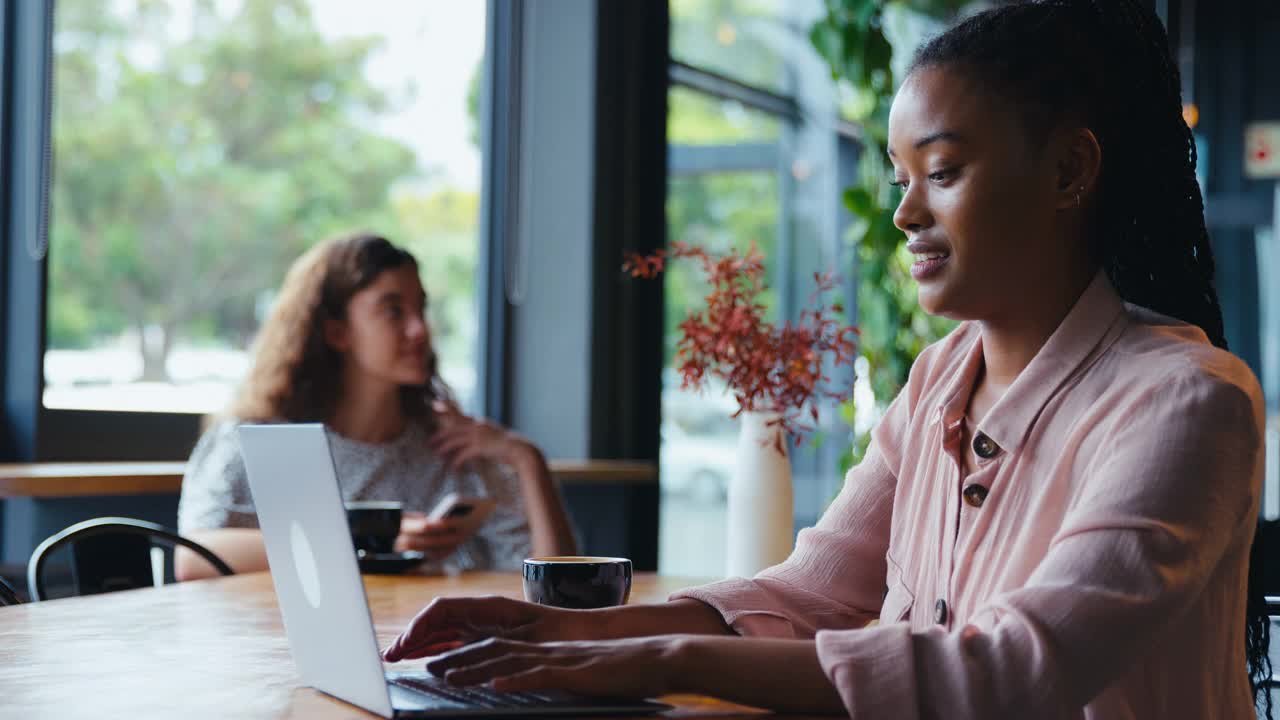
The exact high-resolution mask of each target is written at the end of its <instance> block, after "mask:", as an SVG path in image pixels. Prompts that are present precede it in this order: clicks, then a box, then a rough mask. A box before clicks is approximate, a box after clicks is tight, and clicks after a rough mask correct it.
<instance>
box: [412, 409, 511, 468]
mask: <svg viewBox="0 0 1280 720" xmlns="http://www.w3.org/2000/svg"><path fill="white" fill-rule="evenodd" d="M435 410H436V417H437V419H438V421H439V422H438V427H437V428H436V431H435V432H434V433H432V435H431V438H430V440H428V441H427V442H428V445H429V447H430V448H431V451H432V452H433V453H435V454H436V455H438V456H439V457H440V458H441V459H442V460H444V462H445V464H446V465H448V466H449V469H450V470H451V471H453V470H457V469H458V468H459V467H461V466H462V465H463V464H464V463H466V462H467V461H468V460H474V459H478V458H479V459H485V460H494V461H497V462H501V463H505V464H508V465H516V464H517V462H518V461H519V460H520V459H521V455H522V454H527V453H528V452H529V451H530V448H531V446H530V445H529V443H528V441H527V440H525V439H524V438H523V437H521V436H520V435H517V434H516V433H514V432H511V431H510V430H507V429H506V428H504V427H502V426H501V425H498V424H497V423H495V422H492V421H489V420H483V419H477V418H472V417H468V416H466V415H463V414H462V413H461V412H458V411H457V410H456V408H454V407H452V406H447V405H444V404H443V403H438V404H437V405H436V408H435Z"/></svg>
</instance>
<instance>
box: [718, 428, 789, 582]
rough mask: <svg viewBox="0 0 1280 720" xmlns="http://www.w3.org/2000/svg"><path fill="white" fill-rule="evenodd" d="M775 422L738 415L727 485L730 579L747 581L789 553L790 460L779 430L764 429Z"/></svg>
mask: <svg viewBox="0 0 1280 720" xmlns="http://www.w3.org/2000/svg"><path fill="white" fill-rule="evenodd" d="M777 418H778V416H777V415H776V414H771V413H757V412H744V413H742V414H741V415H740V416H738V421H739V423H740V424H741V425H740V428H739V431H738V458H737V464H736V465H735V467H734V473H733V478H732V479H731V480H730V481H729V520H728V526H729V533H728V535H729V537H728V564H727V567H726V571H727V574H728V575H729V576H730V577H751V576H753V575H755V574H756V573H758V572H760V571H761V570H763V569H765V568H767V567H771V566H773V565H777V564H778V563H780V562H782V561H783V560H786V559H787V556H788V555H790V554H791V547H792V542H793V537H794V535H793V530H792V528H793V524H794V520H793V514H792V489H791V460H790V458H789V457H788V456H787V441H786V437H785V435H783V432H782V428H781V426H779V425H770V424H769V423H770V421H772V420H776V419H777ZM779 440H780V442H779ZM779 445H780V446H781V447H782V452H778V446H779Z"/></svg>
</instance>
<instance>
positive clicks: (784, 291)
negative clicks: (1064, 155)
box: [0, 0, 1280, 576]
mask: <svg viewBox="0 0 1280 720" xmlns="http://www.w3.org/2000/svg"><path fill="white" fill-rule="evenodd" d="M868 4H870V0H867V2H859V0H828V1H827V2H823V0H671V2H669V3H665V4H664V3H660V2H650V3H611V2H604V1H595V0H538V1H537V2H529V1H528V0H490V1H489V2H482V1H479V0H468V1H466V2H449V3H446V2H442V1H432V2H413V3H407V2H397V1H395V0H367V1H366V2H362V3H358V4H353V3H349V2H344V1H342V0H111V1H109V2H101V1H98V0H58V2H57V3H56V4H55V3H48V4H43V3H30V4H28V5H27V6H26V7H24V8H19V7H16V6H17V5H18V4H14V3H10V4H8V6H7V7H6V10H5V12H6V13H7V15H6V18H7V20H6V22H7V27H9V28H10V30H9V32H10V33H11V35H10V37H11V38H12V39H13V41H12V42H10V43H8V44H7V45H6V49H5V53H6V55H5V57H6V63H7V67H9V68H10V70H9V71H8V73H7V74H6V75H5V78H6V80H5V97H6V107H8V108H10V110H9V113H10V114H9V115H6V118H8V119H7V120H6V122H7V125H6V128H5V131H4V132H5V135H4V138H5V142H6V143H7V144H6V148H7V154H6V155H5V156H4V159H3V161H2V162H0V165H2V167H0V170H3V174H4V177H5V178H6V184H5V187H4V190H3V192H4V193H6V195H5V197H6V204H5V205H4V217H3V221H4V222H5V227H6V239H7V240H6V248H5V256H4V257H5V260H4V272H3V275H2V276H0V292H2V293H3V295H2V296H3V298H4V301H3V302H4V307H5V320H4V321H5V326H4V327H5V332H4V335H3V338H2V339H0V340H2V342H3V354H2V356H0V360H2V361H3V365H2V367H3V379H4V384H3V400H4V408H5V413H6V415H5V422H4V426H3V430H4V435H3V444H2V445H0V453H2V454H0V459H2V460H5V461H18V460H131V459H136V460H159V459H174V460H180V459H185V457H186V456H187V453H188V452H189V450H190V448H191V445H192V443H193V442H194V440H195V438H196V436H197V434H198V431H199V427H200V422H201V418H202V417H203V416H204V415H205V414H207V413H214V412H217V411H219V410H220V409H222V408H223V407H225V405H226V404H227V402H228V400H229V399H230V397H231V394H232V392H233V391H234V389H235V387H236V384H237V383H238V382H239V380H240V379H241V377H242V376H243V374H244V373H245V370H246V367H247V363H248V357H249V356H248V352H249V350H250V347H251V344H252V342H253V339H254V336H255V333H256V331H257V328H258V327H259V325H260V324H261V322H262V320H263V318H264V317H265V315H266V313H267V312H268V311H269V309H270V308H271V305H272V302H273V300H274V294H275V292H276V289H277V288H278V287H279V283H280V280H281V278H282V275H283V272H284V269H285V268H286V267H287V266H288V264H289V263H290V262H291V261H292V260H293V259H294V258H295V257H297V255H298V254H300V253H301V252H302V251H304V250H305V249H306V248H307V247H309V246H310V245H312V244H313V243H315V242H317V241H319V240H321V239H324V238H326V237H328V236H330V235H333V234H336V233H339V232H343V231H347V230H351V229H354V228H370V229H373V230H375V231H377V232H380V233H382V234H385V235H387V236H388V237H390V238H391V239H393V241H396V242H398V243H402V244H404V245H406V246H407V247H408V248H410V249H411V250H412V251H413V252H414V253H415V254H416V255H417V257H418V259H419V261H420V263H421V268H422V275H423V280H424V283H425V286H426V288H427V291H428V294H429V296H430V315H431V321H432V325H433V330H434V333H435V338H436V347H437V351H438V352H439V354H440V359H441V366H442V370H443V375H444V377H445V379H446V380H447V381H448V383H449V384H450V385H451V386H452V387H453V389H454V391H455V392H456V394H457V396H458V397H459V399H460V400H461V402H462V404H463V405H464V407H465V408H466V409H468V410H469V411H471V412H475V413H481V414H485V415H488V416H489V417H493V418H495V419H497V420H499V421H502V422H505V423H509V424H511V425H513V426H514V427H516V428H517V429H518V430H520V431H522V432H525V433H526V434H528V435H530V436H531V437H532V438H533V439H534V440H536V441H538V442H539V443H540V444H541V445H542V446H543V447H544V448H546V449H547V451H548V454H550V455H553V456H556V457H579V458H588V457H595V458H608V457H616V458H631V459H641V460H652V461H656V462H657V463H658V466H659V468H660V478H661V481H660V486H659V487H660V492H658V491H657V489H656V488H654V489H645V488H634V487H631V488H598V489H594V490H589V491H588V490H585V489H584V490H576V491H575V492H578V493H581V496H579V497H575V498H571V501H572V502H573V503H576V505H575V507H576V508H577V510H578V515H577V516H576V517H575V519H578V520H580V521H581V520H582V518H583V517H585V516H586V515H588V514H590V513H594V512H596V511H600V512H603V513H604V516H605V517H607V518H609V520H608V525H609V530H608V532H609V533H612V534H611V535H609V537H608V539H607V543H608V544H609V546H610V547H613V548H617V551H618V552H626V553H628V554H630V555H632V556H634V557H636V558H637V559H638V561H639V562H638V564H640V565H651V566H655V567H657V568H658V569H661V570H663V571H665V572H670V573H675V574H686V575H701V576H708V575H712V576H713V575H718V574H720V573H721V572H722V571H723V567H724V556H725V553H724V538H725V526H724V525H725V502H726V487H727V483H728V480H729V477H730V475H731V474H732V471H733V463H734V458H735V448H736V443H737V432H738V431H737V426H736V421H735V420H733V419H732V418H731V415H732V413H733V411H734V409H735V406H734V403H733V401H732V400H731V399H730V398H728V397H726V396H725V394H724V392H723V389H722V388H719V387H716V386H714V385H712V386H711V387H708V388H706V389H705V390H704V391H703V392H695V391H692V390H689V389H685V388H682V387H681V383H680V379H679V376H678V375H677V374H676V373H675V372H673V371H672V370H671V369H670V366H671V359H672V355H673V353H674V346H675V342H676V339H677V337H678V331H677V325H678V323H679V322H680V321H681V320H682V319H683V318H684V316H685V314H686V312H687V311H688V310H689V309H690V308H693V307H697V306H698V304H699V303H700V302H701V298H702V296H703V295H704V293H705V291H706V288H705V287H703V286H702V285H701V284H700V280H699V278H698V277H697V274H696V272H695V271H694V268H693V267H692V266H676V267H675V268H674V269H673V270H672V271H670V272H668V273H666V274H665V275H664V276H663V278H662V280H661V281H660V282H657V283H649V284H641V283H634V282H631V281H628V280H625V279H624V277H623V275H622V273H621V270H620V268H621V263H622V259H623V254H624V252H625V251H632V250H636V251H645V250H651V249H654V248H657V247H662V246H663V245H665V244H666V243H667V242H669V241H674V240H684V241H686V242H689V243H692V244H696V245H700V246H703V247H707V248H709V249H713V250H717V251H723V250H726V249H728V248H734V247H736V248H740V249H745V248H746V247H748V246H749V245H750V244H751V243H752V242H754V243H756V244H757V245H758V246H759V247H760V248H761V249H762V250H763V252H764V253H765V255H766V258H767V262H768V268H769V286H770V289H769V291H768V293H767V295H766V298H767V302H768V306H769V312H770V317H771V318H773V319H775V320H779V321H782V320H786V319H794V318H796V317H797V316H798V314H799V312H800V311H801V310H802V309H803V308H804V307H806V303H807V301H808V298H809V293H810V291H811V289H812V275H813V273H814V272H815V271H823V270H835V271H836V272H837V273H839V275H840V276H841V278H842V284H841V286H840V294H841V296H842V300H843V304H844V306H845V308H846V319H847V320H848V321H850V322H856V323H857V324H858V325H859V326H860V327H861V329H862V332H863V344H864V347H863V353H862V354H863V357H862V359H861V360H860V361H859V365H858V367H857V373H856V378H855V374H854V373H853V372H851V371H850V370H848V369H843V370H841V373H842V374H838V375H837V376H836V379H837V380H838V381H839V382H842V383H852V384H854V387H855V393H854V400H853V401H851V402H848V403H844V404H841V405H836V404H831V403H828V404H827V405H826V406H824V407H822V408H821V409H822V414H821V421H820V423H819V425H818V427H817V428H816V432H815V433H814V434H813V436H812V437H811V438H810V439H809V441H808V442H806V443H804V444H803V445H797V446H795V447H793V448H792V459H793V476H794V487H795V493H796V504H795V527H796V528H797V529H799V528H802V527H805V526H807V525H810V524H812V523H813V522H815V521H816V519H817V518H818V517H819V516H820V514H821V513H822V511H823V509H824V508H825V507H826V505H827V503H828V502H829V501H830V500H831V498H832V497H833V496H834V495H835V493H836V492H837V491H838V489H839V487H840V485H841V482H842V477H843V473H844V471H845V470H846V469H847V468H848V467H849V466H850V464H851V463H853V462H855V461H856V459H857V458H858V457H859V453H860V448H862V447H864V446H865V436H866V432H867V430H868V429H869V428H870V427H871V425H872V424H873V423H874V422H875V420H876V419H877V417H878V413H879V412H880V411H881V410H882V409H883V407H884V406H885V405H886V404H887V402H888V401H889V400H890V399H892V397H893V394H894V393H895V392H896V390H897V387H898V386H899V385H900V384H901V382H902V381H903V379H905V372H906V369H907V368H908V367H909V365H910V361H911V360H912V359H913V358H914V356H915V354H916V353H918V352H919V350H920V348H922V347H923V346H924V345H925V344H927V343H928V342H930V341H932V340H933V339H935V338H937V337H939V336H940V335H941V334H942V333H944V332H945V331H946V330H947V329H948V326H947V325H946V324H945V323H938V322H937V321H934V320H931V319H928V318H926V317H924V316H923V315H921V314H920V313H919V311H918V309H917V308H915V307H914V299H913V298H914V295H913V290H912V288H911V287H910V285H909V283H907V282H906V281H905V279H904V278H905V268H906V262H907V260H906V258H905V256H903V255H902V254H901V252H900V250H899V249H898V246H899V244H900V243H899V238H898V236H897V234H896V233H895V232H894V230H893V228H892V227H891V226H890V227H887V226H886V225H885V223H884V212H883V211H884V209H885V208H884V207H883V198H877V197H874V196H872V195H868V196H866V197H863V196H862V195H857V194H856V193H853V194H851V193H850V190H851V188H857V187H860V186H861V185H862V184H864V183H865V181H866V180H867V178H869V177H874V176H875V173H876V172H877V169H878V168H880V167H882V166H883V157H882V152H881V148H880V143H882V138H881V137H880V135H881V133H882V132H883V131H882V127H883V120H884V118H883V117H882V115H881V113H882V111H883V109H884V108H883V106H882V104H883V101H884V99H885V98H887V97H889V96H891V93H892V78H893V76H894V74H895V72H894V71H895V69H900V68H901V65H902V63H903V62H905V60H906V58H907V57H908V56H909V54H910V51H911V49H912V48H913V47H914V46H915V44H916V43H918V42H919V40H920V39H921V38H923V37H926V36H927V35H928V34H929V33H931V32H934V31H936V30H937V29H938V28H940V27H942V26H943V23H945V22H946V20H947V19H948V18H950V17H954V16H955V14H957V13H963V12H967V11H971V10H973V9H976V8H980V7H983V6H984V3H960V2H945V1H942V0H935V1H931V2H930V1H914V2H894V3H889V4H888V9H886V10H885V12H884V22H883V24H882V25H881V24H877V25H876V26H874V27H871V26H866V25H859V20H858V19H857V18H858V17H859V15H858V11H859V9H860V8H861V7H862V6H864V5H868ZM1151 6H1152V7H1153V8H1154V9H1155V10H1156V11H1157V13H1158V14H1159V15H1160V16H1161V18H1162V19H1163V20H1164V21H1165V23H1166V26H1167V27H1168V29H1169V32H1170V38H1171V42H1172V45H1173V51H1174V56H1175V59H1176V61H1177V64H1178V66H1179V68H1180V70H1181V71H1182V75H1183V94H1184V98H1185V100H1186V103H1187V104H1186V108H1185V115H1186V117H1187V119H1188V121H1189V122H1190V123H1191V124H1192V125H1193V127H1194V129H1195V132H1196V137H1197V146H1198V148H1199V151H1200V172H1201V178H1202V185H1203V189H1204V191H1205V197H1206V212H1207V214H1208V217H1209V223H1210V232H1211V235H1212V236H1213V240H1214V244H1215V253H1216V255H1217V257H1218V263H1219V290H1220V292H1221V294H1222V299H1223V307H1224V311H1225V313H1226V318H1227V327H1228V336H1229V339H1230V342H1231V344H1232V348H1233V350H1234V351H1235V352H1236V353H1237V354H1239V355H1240V356H1241V357H1243V358H1244V359H1245V360H1246V361H1247V362H1248V363H1249V364H1250V365H1251V366H1252V367H1253V368H1254V369H1255V371H1256V372H1257V373H1258V374H1259V376H1260V377H1261V378H1262V379H1263V383H1264V387H1265V389H1266V393H1267V398H1268V407H1269V410H1270V412H1271V415H1272V420H1271V421H1270V422H1271V427H1272V430H1271V431H1270V432H1269V439H1272V440H1273V442H1272V443H1271V444H1270V449H1269V457H1271V458H1273V459H1274V458H1275V457H1276V452H1277V450H1276V443H1275V442H1274V439H1275V437H1280V424H1277V421H1276V420H1275V418H1276V417H1277V411H1278V409H1280V297H1278V296H1277V290H1276V289H1275V283H1274V282H1273V278H1274V277H1276V275H1275V269H1276V268H1277V267H1280V256H1278V255H1277V251H1276V249H1275V243H1276V231H1275V228H1276V225H1277V221H1276V213H1277V208H1278V205H1277V203H1276V200H1275V198H1276V179H1275V178H1276V177H1277V176H1278V175H1280V169H1278V168H1277V164H1276V162H1275V157H1276V155H1280V130H1277V127H1280V126H1278V125H1276V123H1280V83H1276V82H1275V81H1274V80H1273V79H1271V78H1270V77H1269V74H1268V73H1269V70H1271V69H1273V68H1276V67H1280V3H1274V2H1248V1H1246V0H1221V1H1220V2H1215V3H1212V4H1210V3H1197V2H1195V0H1152V2H1151ZM41 8H43V9H41ZM24 27H25V28H27V29H29V30H30V32H24V31H23V28H24ZM833 38H838V41H837V40H836V39H833ZM28 100H29V101H30V102H28ZM41 108H43V109H44V110H45V111H46V112H41ZM1269 123H1270V124H1269ZM42 147H47V148H48V150H49V152H48V153H47V154H45V153H43V152H41V148H42ZM44 188H47V193H46V192H43V190H42V189H44ZM33 269H34V271H33ZM1271 468H1272V469H1271V472H1270V473H1269V475H1268V486H1267V501H1266V512H1267V513H1268V514H1269V515H1271V516H1275V515H1280V476H1278V475H1277V473H1276V471H1275V469H1274V468H1275V463H1274V462H1273V463H1272V464H1271ZM174 502H175V499H174V498H169V497H146V498H138V497H134V498H76V499H66V500H32V499H11V500H8V501H6V508H5V510H4V514H3V518H2V520H0V523H2V524H3V531H4V532H3V538H4V545H3V547H2V548H0V554H2V555H3V557H4V559H5V560H6V561H7V562H11V563H13V562H20V561H21V560H22V559H25V553H29V552H30V548H31V546H32V544H33V543H34V542H37V541H38V539H39V538H41V537H43V536H44V535H46V534H48V529H49V528H51V527H52V528H55V529H56V528H57V527H61V526H62V525H65V524H66V522H67V521H70V520H72V519H78V518H79V517H81V516H94V515H101V514H106V513H107V512H121V513H122V514H130V515H134V516H151V517H155V518H158V519H162V520H164V519H166V518H168V519H169V520H170V522H171V517H172V508H173V503H174ZM602 532H603V531H602Z"/></svg>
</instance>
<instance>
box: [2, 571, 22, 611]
mask: <svg viewBox="0 0 1280 720" xmlns="http://www.w3.org/2000/svg"><path fill="white" fill-rule="evenodd" d="M21 604H22V598H20V597H18V593H17V591H16V590H14V589H13V588H12V587H10V586H9V583H7V582H5V579H4V578H2V577H0V607H4V606H5V605H21Z"/></svg>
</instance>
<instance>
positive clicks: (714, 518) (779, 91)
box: [659, 0, 856, 576]
mask: <svg viewBox="0 0 1280 720" xmlns="http://www.w3.org/2000/svg"><path fill="white" fill-rule="evenodd" d="M821 11H822V7H821V3H820V2H817V1H808V0H806V1H805V2H794V1H791V0H787V1H783V0H773V1H766V0H756V1H754V2H753V1H751V0H673V1H672V2H671V54H672V58H671V61H672V62H671V86H670V90H669V93H668V100H669V114H668V123H667V125H668V133H667V134H668V143H669V145H668V155H669V159H668V167H669V171H668V172H669V178H668V185H667V209H666V212H667V226H668V236H669V238H670V239H671V240H673V241H675V240H684V241H686V242H689V243H691V244H694V245H698V246H702V247H706V248H708V249H711V250H713V251H717V252H722V251H724V250H727V249H729V248H731V247H738V248H741V249H746V247H748V246H749V245H750V243H751V242H753V241H754V242H755V243H756V245H757V246H758V247H759V248H760V249H761V251H762V252H763V253H764V254H765V257H766V262H767V266H768V271H769V287H770V290H769V292H768V294H767V296H766V303H767V306H768V308H769V312H770V313H771V315H772V318H773V319H774V320H785V319H793V318H795V317H797V316H798V315H799V312H800V310H801V309H802V308H803V307H804V305H805V303H806V301H807V299H808V297H809V295H810V292H811V291H812V277H813V272H814V271H815V270H829V269H833V268H835V269H837V271H838V273H839V274H840V275H841V276H842V277H843V278H844V279H845V280H846V283H847V287H846V288H845V293H844V298H843V302H844V304H845V305H846V306H847V307H849V308H853V307H854V305H853V298H854V288H853V285H852V281H853V267H852V265H851V262H852V260H851V258H852V253H851V252H850V251H848V250H847V249H846V248H845V247H844V244H843V243H842V241H841V238H842V237H843V232H844V229H845V227H846V223H847V219H846V217H845V215H844V211H843V208H842V205H841V200H840V195H841V191H842V188H843V186H844V185H846V184H848V183H849V182H850V180H849V176H851V175H852V173H853V160H854V158H855V157H856V146H855V145H854V142H853V140H852V139H851V137H852V133H851V131H850V129H849V128H846V127H844V126H843V125H842V124H841V123H840V122H839V120H838V113H837V107H838V104H839V101H838V93H837V90H836V88H835V86H834V83H833V82H832V81H831V73H830V70H829V69H828V68H827V66H826V65H825V63H823V62H822V61H821V60H820V58H818V56H817V53H816V52H815V51H814V50H813V49H812V48H811V47H810V46H809V41H808V33H809V27H810V25H811V24H812V23H813V21H814V20H815V19H816V18H817V17H818V15H819V14H820V13H821ZM665 283H666V286H665V291H666V318H665V330H664V335H665V341H666V360H667V366H668V367H669V366H670V361H671V356H672V354H673V350H674V345H675V342H676V339H677V338H678V337H679V335H678V330H677V325H678V323H679V322H680V321H681V320H682V319H683V318H684V316H685V314H686V312H687V310H688V308H690V307H691V306H693V305H697V304H700V302H701V298H702V297H703V295H704V293H705V287H703V286H702V285H700V284H699V278H698V276H697V273H696V272H695V270H694V268H692V267H690V266H688V265H681V264H676V265H675V266H674V267H673V268H672V269H671V270H670V271H669V272H668V273H666V275H665ZM735 410H736V405H735V404H734V402H733V400H732V398H730V397H728V396H726V395H725V394H724V392H723V388H709V389H708V391H707V392H705V393H701V394H698V393H694V392H691V391H687V390H683V389H681V387H680V380H679V377H678V375H677V374H676V373H674V372H672V371H671V370H666V371H665V372H664V376H663V390H662V418H663V420H662V445H661V451H660V465H661V475H662V493H663V496H662V511H661V529H660V536H659V537H660V540H659V542H660V548H661V549H660V555H659V558H660V569H661V571H662V572H667V573H672V574H684V575H697V576H714V575H719V574H722V573H723V572H724V564H725V557H726V552H725V548H724V546H725V533H726V524H725V515H726V492H727V487H728V482H729V479H730V477H731V476H732V473H733V471H734V468H733V464H734V458H735V454H736V445H737V432H738V430H737V424H736V421H733V420H730V419H729V416H730V415H731V414H732V413H733V412H734V411H735ZM822 410H823V416H822V423H823V424H822V427H820V428H819V432H818V437H817V438H815V442H812V443H810V444H806V445H805V446H803V447H801V448H793V450H792V473H793V480H794V487H795V501H796V505H795V508H796V524H797V527H803V526H806V525H810V524H812V523H813V522H815V521H816V520H817V518H818V517H819V516H820V515H821V513H822V511H823V510H824V509H825V508H826V505H827V503H828V502H829V501H830V500H831V498H832V497H833V496H834V495H835V492H836V491H837V489H838V488H839V485H840V480H841V478H840V471H839V466H840V458H841V455H842V454H843V453H844V451H845V450H846V449H847V448H848V446H849V439H850V435H851V433H850V431H849V429H848V427H847V426H846V425H845V423H844V422H843V421H842V420H841V416H840V412H839V409H838V408H836V407H831V406H827V407H823V408H822Z"/></svg>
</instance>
